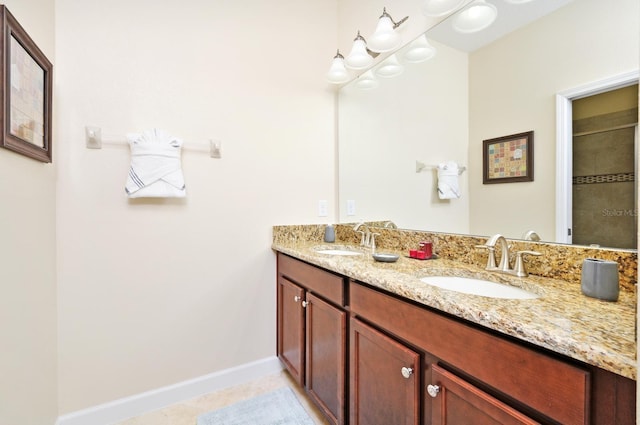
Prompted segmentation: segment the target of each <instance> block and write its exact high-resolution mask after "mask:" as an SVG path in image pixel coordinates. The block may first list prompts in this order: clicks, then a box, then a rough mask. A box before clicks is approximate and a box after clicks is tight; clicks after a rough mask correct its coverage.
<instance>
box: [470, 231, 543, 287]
mask: <svg viewBox="0 0 640 425" xmlns="http://www.w3.org/2000/svg"><path fill="white" fill-rule="evenodd" d="M498 244H499V245H500V264H498V265H496V256H495V250H496V245H498ZM476 248H481V249H486V250H487V251H489V257H488V258H487V266H486V267H485V270H488V271H494V272H497V273H505V274H510V275H514V276H518V277H527V276H529V273H528V272H527V269H526V267H525V264H524V256H525V255H535V256H539V255H542V254H540V253H539V252H537V251H517V252H516V262H515V266H514V267H513V268H511V263H510V261H509V256H510V254H509V245H508V244H507V240H506V239H505V238H504V236H502V235H500V234H496V235H493V236H491V237H490V238H489V239H487V242H486V243H485V244H484V245H476Z"/></svg>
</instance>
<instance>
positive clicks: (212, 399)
mask: <svg viewBox="0 0 640 425" xmlns="http://www.w3.org/2000/svg"><path fill="white" fill-rule="evenodd" d="M284 386H289V387H291V388H292V389H293V390H294V392H295V393H296V395H297V396H298V400H300V403H301V404H302V406H303V407H304V408H305V410H306V411H307V412H308V413H309V416H310V417H311V418H313V420H314V421H315V423H316V424H318V425H328V422H327V421H326V420H325V419H324V417H323V416H322V414H321V413H320V412H319V411H318V409H317V408H316V407H315V405H313V403H311V402H310V401H309V399H308V397H307V396H306V394H305V393H304V391H303V390H301V389H300V388H298V385H297V384H296V383H295V382H293V380H292V379H291V377H290V376H289V374H288V373H287V372H285V371H282V372H280V373H278V374H275V375H269V376H266V377H264V378H261V379H258V380H255V381H251V382H248V383H245V384H241V385H237V386H235V387H231V388H226V389H223V390H220V391H216V392H213V393H209V394H205V395H203V396H200V397H197V398H194V399H191V400H187V401H184V402H182V403H178V404H174V405H171V406H168V407H165V408H163V409H160V410H155V411H153V412H149V413H146V414H144V415H142V416H137V417H135V418H131V419H127V420H126V421H123V422H118V423H117V424H115V425H196V423H197V420H198V416H200V415H201V414H203V413H207V412H210V411H212V410H216V409H219V408H221V407H224V406H228V405H230V404H233V403H235V402H237V401H241V400H246V399H248V398H251V397H254V396H257V395H259V394H263V393H266V392H269V391H273V390H275V389H277V388H281V387H284Z"/></svg>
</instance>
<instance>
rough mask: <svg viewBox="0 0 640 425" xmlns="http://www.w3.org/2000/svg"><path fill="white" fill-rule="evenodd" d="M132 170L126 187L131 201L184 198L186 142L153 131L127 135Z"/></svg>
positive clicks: (161, 132) (162, 132)
mask: <svg viewBox="0 0 640 425" xmlns="http://www.w3.org/2000/svg"><path fill="white" fill-rule="evenodd" d="M127 140H128V141H129V146H130V147H131V167H130V168H129V176H128V177H127V183H126V185H125V191H126V192H127V196H128V197H129V198H184V197H185V196H186V194H187V192H186V189H185V184H184V176H183V175H182V167H181V165H180V151H181V149H182V141H181V140H179V139H176V138H175V137H172V136H170V135H169V134H168V133H166V132H164V131H162V130H158V129H153V130H148V131H144V132H143V133H142V134H127Z"/></svg>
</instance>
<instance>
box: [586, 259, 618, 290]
mask: <svg viewBox="0 0 640 425" xmlns="http://www.w3.org/2000/svg"><path fill="white" fill-rule="evenodd" d="M582 293H583V294H585V295H587V296H589V297H593V298H600V299H601V300H606V301H617V300H618V295H619V294H620V282H619V279H618V263H616V262H615V261H608V260H598V259H597V258H587V259H585V260H584V261H583V262H582Z"/></svg>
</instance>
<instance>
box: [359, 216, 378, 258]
mask: <svg viewBox="0 0 640 425" xmlns="http://www.w3.org/2000/svg"><path fill="white" fill-rule="evenodd" d="M361 228H362V229H364V230H360V229H361ZM353 230H354V231H355V232H356V233H360V234H361V235H362V236H361V237H360V246H364V247H366V248H371V250H372V252H375V251H376V236H378V235H379V233H372V232H371V229H370V228H369V226H367V225H366V224H365V223H364V222H360V223H358V224H356V225H355V227H354V228H353Z"/></svg>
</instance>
